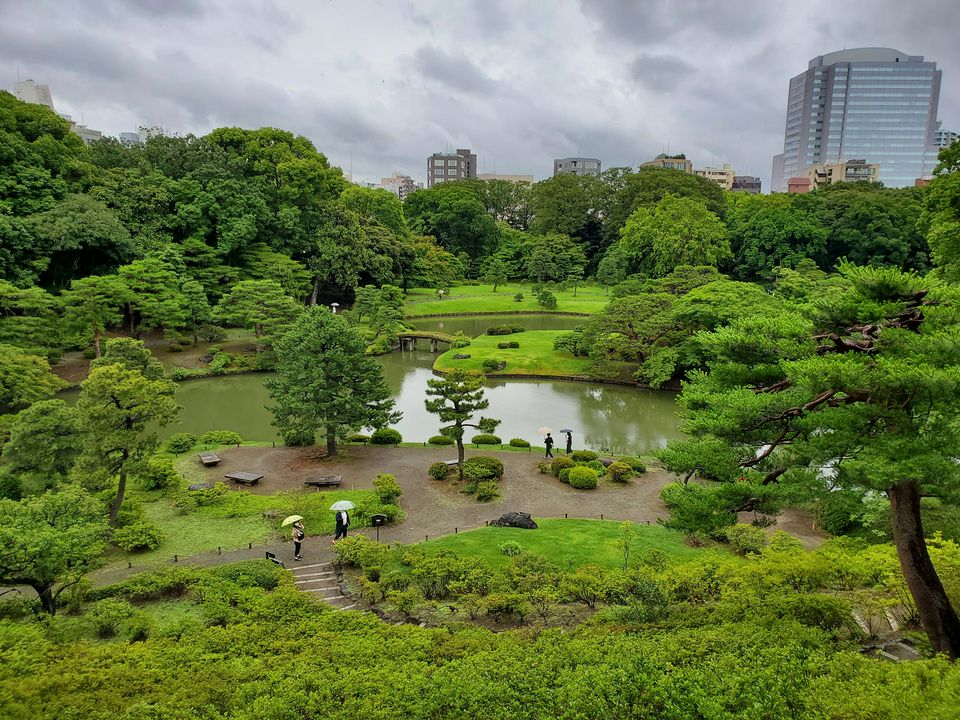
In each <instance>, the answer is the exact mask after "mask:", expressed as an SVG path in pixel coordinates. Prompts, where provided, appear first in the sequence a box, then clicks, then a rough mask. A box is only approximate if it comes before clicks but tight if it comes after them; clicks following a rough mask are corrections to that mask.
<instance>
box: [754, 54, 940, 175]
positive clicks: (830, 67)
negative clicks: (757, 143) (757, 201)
mask: <svg viewBox="0 0 960 720" xmlns="http://www.w3.org/2000/svg"><path fill="white" fill-rule="evenodd" d="M940 76H941V71H940V70H937V64H936V63H935V62H928V61H925V60H924V59H923V56H921V55H907V54H906V53H903V52H900V51H899V50H894V49H892V48H856V49H853V50H840V51H837V52H832V53H828V54H826V55H820V56H818V57H815V58H813V60H811V61H810V63H809V66H808V68H807V70H806V71H805V72H803V73H801V74H800V75H797V76H796V77H795V78H793V79H792V80H790V90H789V94H788V96H787V119H786V128H785V131H784V139H783V154H782V155H777V156H776V157H774V159H773V177H772V183H771V185H772V190H773V191H774V192H783V191H784V190H786V180H787V179H788V178H793V177H800V176H803V175H805V174H806V172H807V171H806V168H808V167H810V166H813V165H817V164H819V163H842V162H846V161H847V160H849V159H851V158H862V159H865V160H866V162H867V163H868V164H869V163H877V164H879V166H880V174H879V179H880V181H881V182H883V183H884V184H885V185H887V186H888V187H905V186H908V185H913V183H914V180H915V179H916V178H918V177H923V176H924V175H928V174H929V173H930V172H931V171H932V170H933V168H934V167H935V166H936V163H937V161H936V155H937V148H936V146H935V145H934V133H935V132H936V130H937V127H938V122H937V108H938V105H939V101H940Z"/></svg>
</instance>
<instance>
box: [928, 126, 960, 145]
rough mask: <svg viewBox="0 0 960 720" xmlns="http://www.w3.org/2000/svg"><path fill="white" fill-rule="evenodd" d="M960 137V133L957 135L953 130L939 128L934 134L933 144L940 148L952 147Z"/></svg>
mask: <svg viewBox="0 0 960 720" xmlns="http://www.w3.org/2000/svg"><path fill="white" fill-rule="evenodd" d="M958 138H960V135H957V133H955V132H953V130H937V131H936V132H935V133H934V134H933V144H934V145H936V146H937V147H938V148H945V147H950V146H951V145H953V144H954V143H955V142H956V141H957V139H958Z"/></svg>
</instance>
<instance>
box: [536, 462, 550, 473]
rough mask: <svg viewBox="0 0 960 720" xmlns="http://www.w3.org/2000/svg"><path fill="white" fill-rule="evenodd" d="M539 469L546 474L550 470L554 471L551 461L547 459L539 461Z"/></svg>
mask: <svg viewBox="0 0 960 720" xmlns="http://www.w3.org/2000/svg"><path fill="white" fill-rule="evenodd" d="M537 470H539V471H540V472H541V473H543V474H544V475H546V474H547V473H548V472H552V470H551V467H550V463H548V462H547V461H546V460H541V461H540V462H538V463H537Z"/></svg>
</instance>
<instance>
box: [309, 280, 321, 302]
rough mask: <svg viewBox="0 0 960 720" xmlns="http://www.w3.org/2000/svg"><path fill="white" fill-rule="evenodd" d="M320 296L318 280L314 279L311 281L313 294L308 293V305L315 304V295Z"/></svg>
mask: <svg viewBox="0 0 960 720" xmlns="http://www.w3.org/2000/svg"><path fill="white" fill-rule="evenodd" d="M319 294H320V278H318V277H315V278H314V279H313V292H311V293H310V304H311V305H316V304H317V295H319Z"/></svg>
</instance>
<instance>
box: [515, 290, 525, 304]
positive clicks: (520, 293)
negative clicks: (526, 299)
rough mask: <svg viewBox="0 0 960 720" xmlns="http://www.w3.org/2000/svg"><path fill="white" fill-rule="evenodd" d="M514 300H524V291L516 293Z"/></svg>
mask: <svg viewBox="0 0 960 720" xmlns="http://www.w3.org/2000/svg"><path fill="white" fill-rule="evenodd" d="M513 301H514V302H523V293H522V292H518V293H517V294H516V295H514V296H513Z"/></svg>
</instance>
